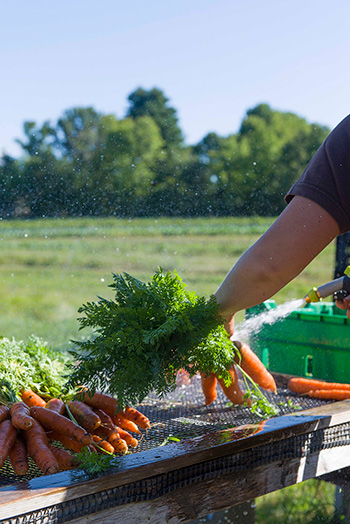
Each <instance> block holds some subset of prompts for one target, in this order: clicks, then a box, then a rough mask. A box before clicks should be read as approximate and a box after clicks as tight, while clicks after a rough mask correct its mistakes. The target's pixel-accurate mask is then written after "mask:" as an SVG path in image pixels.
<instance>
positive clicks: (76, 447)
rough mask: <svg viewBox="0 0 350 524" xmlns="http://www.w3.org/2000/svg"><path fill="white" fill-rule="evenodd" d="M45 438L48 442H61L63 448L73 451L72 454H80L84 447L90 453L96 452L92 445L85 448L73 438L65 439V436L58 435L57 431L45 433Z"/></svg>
mask: <svg viewBox="0 0 350 524" xmlns="http://www.w3.org/2000/svg"><path fill="white" fill-rule="evenodd" d="M47 436H48V438H49V439H50V440H54V441H56V442H61V444H63V446H64V447H65V448H67V449H70V450H71V451H74V453H80V451H81V450H82V449H83V448H86V447H88V448H89V449H90V451H96V449H95V448H94V446H93V445H92V444H90V445H89V446H85V445H84V444H82V443H81V442H78V441H77V440H75V439H74V438H70V437H67V435H64V434H63V433H60V432H59V431H47Z"/></svg>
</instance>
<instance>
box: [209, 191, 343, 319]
mask: <svg viewBox="0 0 350 524" xmlns="http://www.w3.org/2000/svg"><path fill="white" fill-rule="evenodd" d="M339 233H340V231H339V226H338V224H337V222H336V221H335V219H334V218H333V217H332V216H331V215H330V214H329V213H328V212H327V211H325V210H324V209H323V208H322V207H321V206H319V205H318V204H316V203H315V202H313V201H312V200H309V199H307V198H304V197H301V196H295V197H294V198H293V199H292V201H291V202H290V203H289V204H288V206H287V207H286V208H285V209H284V211H283V212H282V213H281V215H280V216H279V217H278V218H277V219H276V221H275V222H274V223H273V224H272V226H271V227H270V228H269V229H268V230H267V231H266V233H264V235H262V236H261V237H260V239H259V240H258V241H257V242H256V243H255V244H254V245H253V246H252V247H250V248H249V249H248V250H247V251H246V252H245V253H244V254H243V255H242V256H241V258H240V259H239V260H238V262H237V263H236V264H235V266H234V267H233V268H232V269H231V271H230V272H229V274H228V275H227V276H226V278H225V280H224V281H223V282H222V284H221V285H220V287H219V289H218V290H217V291H216V293H215V297H216V300H217V302H218V304H219V312H220V314H221V316H222V317H223V318H224V319H225V320H226V321H227V323H228V324H230V323H232V322H233V317H234V315H235V314H236V313H237V312H238V311H240V310H242V309H246V308H248V307H252V306H255V305H257V304H259V303H261V302H263V301H264V300H267V299H268V298H270V297H272V296H273V295H274V294H275V293H277V291H279V290H280V289H282V288H283V287H284V286H285V285H286V284H288V282H290V281H291V280H292V279H293V278H295V277H296V276H297V275H298V274H299V273H300V272H301V271H302V270H303V269H304V268H305V267H306V266H307V265H308V264H309V263H310V262H311V261H312V260H313V259H314V258H315V256H316V255H318V254H319V253H320V252H321V251H322V250H323V249H324V248H325V247H326V246H327V245H328V244H329V243H330V242H331V241H332V240H333V239H334V238H335V237H336V236H337V235H339Z"/></svg>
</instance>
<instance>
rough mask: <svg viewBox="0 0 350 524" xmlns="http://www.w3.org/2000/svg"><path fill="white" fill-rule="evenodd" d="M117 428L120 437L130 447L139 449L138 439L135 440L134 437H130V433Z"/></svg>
mask: <svg viewBox="0 0 350 524" xmlns="http://www.w3.org/2000/svg"><path fill="white" fill-rule="evenodd" d="M116 428H117V431H118V433H119V435H120V438H121V439H123V440H125V442H126V443H127V445H128V446H130V447H131V448H137V446H138V443H139V441H138V440H137V439H136V438H134V437H133V436H132V435H130V433H128V432H127V431H125V430H124V429H122V428H120V427H119V426H116Z"/></svg>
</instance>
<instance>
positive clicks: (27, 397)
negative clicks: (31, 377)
mask: <svg viewBox="0 0 350 524" xmlns="http://www.w3.org/2000/svg"><path fill="white" fill-rule="evenodd" d="M20 396H21V399H22V400H23V402H24V403H25V404H27V406H28V407H29V408H31V407H32V406H41V407H43V408H44V407H45V406H46V402H45V400H44V399H43V398H41V397H40V396H39V395H37V394H36V393H34V391H32V390H31V389H25V390H22V391H21V394H20Z"/></svg>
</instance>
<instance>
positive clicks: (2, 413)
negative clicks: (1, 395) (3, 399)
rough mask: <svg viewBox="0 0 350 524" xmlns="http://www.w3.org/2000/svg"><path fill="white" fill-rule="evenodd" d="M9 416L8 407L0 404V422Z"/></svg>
mask: <svg viewBox="0 0 350 524" xmlns="http://www.w3.org/2000/svg"><path fill="white" fill-rule="evenodd" d="M9 416H10V408H8V407H7V406H0V422H2V421H3V420H6V419H7V418H9Z"/></svg>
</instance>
